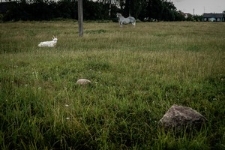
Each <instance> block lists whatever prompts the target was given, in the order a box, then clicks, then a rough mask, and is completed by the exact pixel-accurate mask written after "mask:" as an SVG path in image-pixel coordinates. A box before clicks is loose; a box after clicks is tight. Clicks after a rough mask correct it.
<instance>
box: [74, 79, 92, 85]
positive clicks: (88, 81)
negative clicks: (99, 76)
mask: <svg viewBox="0 0 225 150" xmlns="http://www.w3.org/2000/svg"><path fill="white" fill-rule="evenodd" d="M76 84H78V85H88V84H91V81H90V80H88V79H78V80H77V82H76Z"/></svg>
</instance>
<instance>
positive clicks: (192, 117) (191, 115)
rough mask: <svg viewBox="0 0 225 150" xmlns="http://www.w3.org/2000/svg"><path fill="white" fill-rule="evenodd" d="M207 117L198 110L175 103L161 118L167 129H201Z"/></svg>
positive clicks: (161, 123) (160, 122)
mask: <svg viewBox="0 0 225 150" xmlns="http://www.w3.org/2000/svg"><path fill="white" fill-rule="evenodd" d="M205 121H206V118H205V117H204V116H203V115H201V114H200V113H199V112H197V111H196V110H194V109H192V108H190V107H185V106H179V105H173V106H172V107H170V109H169V110H168V111H167V112H166V114H165V115H164V116H163V117H162V118H161V119H160V120H159V124H160V125H162V126H163V127H164V128H165V129H176V130H177V131H179V130H182V129H191V128H195V129H200V127H201V126H202V124H203V123H204V122H205Z"/></svg>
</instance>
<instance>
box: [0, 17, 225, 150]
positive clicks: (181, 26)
mask: <svg viewBox="0 0 225 150" xmlns="http://www.w3.org/2000/svg"><path fill="white" fill-rule="evenodd" d="M224 32H225V24H224V23H209V22H157V23H138V24H137V26H136V27H135V28H133V27H132V26H124V27H123V28H120V27H119V25H118V24H117V23H96V22H88V23H87V22H85V23H84V36H83V37H82V38H81V37H79V36H78V24H77V22H73V21H69V20H68V21H53V22H16V23H1V24H0V149H37V150H39V149H104V150H105V149H110V150H111V149H152V150H155V149H187V150H188V149H195V150H202V149H204V150H207V149H218V150H219V149H221V150H222V149H225V119H224V114H225V109H224V106H225V66H224V64H225V42H224V40H225V35H224ZM53 35H55V36H57V37H58V43H57V46H56V47H55V48H39V47H37V45H38V43H39V42H41V41H46V40H51V38H52V36H53ZM79 78H87V79H89V80H91V82H92V84H91V85H90V86H84V87H82V86H78V85H76V84H75V83H76V81H77V79H79ZM173 104H179V105H184V106H189V107H192V108H193V109H196V110H197V111H199V112H200V113H201V114H203V115H204V116H205V117H206V118H207V120H208V122H207V123H206V124H205V125H204V126H203V127H202V128H201V130H200V131H191V132H186V131H183V132H182V133H180V134H179V135H176V134H175V133H173V132H172V131H171V132H165V131H164V130H163V129H162V128H161V127H160V126H158V121H159V120H160V119H161V117H162V116H163V115H164V113H165V112H166V111H167V110H168V108H169V107H170V106H172V105H173Z"/></svg>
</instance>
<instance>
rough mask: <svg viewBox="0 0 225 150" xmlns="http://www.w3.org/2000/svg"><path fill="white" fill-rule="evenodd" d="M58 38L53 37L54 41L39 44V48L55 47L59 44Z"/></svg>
mask: <svg viewBox="0 0 225 150" xmlns="http://www.w3.org/2000/svg"><path fill="white" fill-rule="evenodd" d="M57 40H58V39H57V37H55V36H53V38H52V41H45V42H41V43H39V44H38V47H54V46H55V45H56V43H57Z"/></svg>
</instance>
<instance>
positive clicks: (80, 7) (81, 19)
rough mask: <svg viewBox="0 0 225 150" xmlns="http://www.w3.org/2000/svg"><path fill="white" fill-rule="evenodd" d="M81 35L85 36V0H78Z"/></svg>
mask: <svg viewBox="0 0 225 150" xmlns="http://www.w3.org/2000/svg"><path fill="white" fill-rule="evenodd" d="M78 24H79V36H80V37H82V36H83V0H78Z"/></svg>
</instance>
